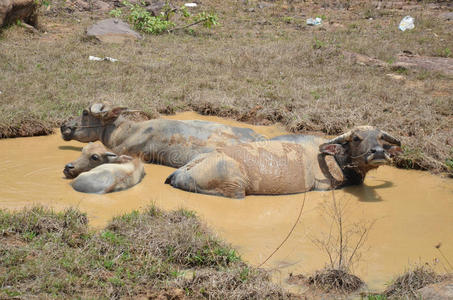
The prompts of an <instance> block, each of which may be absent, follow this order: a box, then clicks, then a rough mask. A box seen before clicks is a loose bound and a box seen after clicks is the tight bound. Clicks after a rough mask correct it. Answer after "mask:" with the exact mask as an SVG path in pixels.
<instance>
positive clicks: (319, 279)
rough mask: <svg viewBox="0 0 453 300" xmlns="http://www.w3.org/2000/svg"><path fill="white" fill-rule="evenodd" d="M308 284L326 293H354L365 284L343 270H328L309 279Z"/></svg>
mask: <svg viewBox="0 0 453 300" xmlns="http://www.w3.org/2000/svg"><path fill="white" fill-rule="evenodd" d="M307 283H308V284H309V285H312V286H313V287H315V288H317V289H322V290H324V291H326V292H341V293H352V292H355V291H357V290H358V289H360V288H361V287H362V286H363V284H364V282H363V281H362V280H361V279H360V278H359V277H357V276H355V275H352V274H350V273H347V272H345V271H341V270H333V269H326V270H322V271H319V272H316V273H315V274H314V275H311V276H310V277H308V278H307Z"/></svg>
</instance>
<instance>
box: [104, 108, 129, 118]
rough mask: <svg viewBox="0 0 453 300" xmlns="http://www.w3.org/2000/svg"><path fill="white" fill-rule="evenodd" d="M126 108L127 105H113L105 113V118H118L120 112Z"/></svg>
mask: <svg viewBox="0 0 453 300" xmlns="http://www.w3.org/2000/svg"><path fill="white" fill-rule="evenodd" d="M125 110H127V107H115V108H112V109H111V110H110V111H109V112H108V113H107V116H106V119H108V120H115V119H116V118H118V117H119V116H120V115H121V113H122V112H123V111H125Z"/></svg>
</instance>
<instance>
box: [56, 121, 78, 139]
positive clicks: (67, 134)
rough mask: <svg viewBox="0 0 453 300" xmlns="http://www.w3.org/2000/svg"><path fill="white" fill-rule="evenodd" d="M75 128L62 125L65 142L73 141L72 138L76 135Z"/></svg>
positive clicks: (61, 129)
mask: <svg viewBox="0 0 453 300" xmlns="http://www.w3.org/2000/svg"><path fill="white" fill-rule="evenodd" d="M74 129H75V128H74V127H71V126H67V125H65V124H63V125H61V127H60V131H61V135H62V137H63V139H64V140H65V141H70V140H71V139H72V136H73V134H74Z"/></svg>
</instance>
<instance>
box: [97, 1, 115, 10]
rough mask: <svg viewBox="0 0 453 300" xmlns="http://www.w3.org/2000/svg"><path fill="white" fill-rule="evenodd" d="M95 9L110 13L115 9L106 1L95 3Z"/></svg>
mask: <svg viewBox="0 0 453 300" xmlns="http://www.w3.org/2000/svg"><path fill="white" fill-rule="evenodd" d="M93 6H94V9H95V10H97V11H99V12H109V11H111V10H112V9H113V6H112V5H110V4H109V3H107V2H104V1H95V2H94V3H93Z"/></svg>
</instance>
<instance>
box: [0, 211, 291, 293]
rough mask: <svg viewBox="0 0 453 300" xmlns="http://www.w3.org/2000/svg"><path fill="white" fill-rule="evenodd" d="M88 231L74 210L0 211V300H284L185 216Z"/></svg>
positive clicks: (139, 219) (148, 217) (149, 216)
mask: <svg viewBox="0 0 453 300" xmlns="http://www.w3.org/2000/svg"><path fill="white" fill-rule="evenodd" d="M87 223H88V221H87V218H86V216H85V214H82V213H80V212H79V211H77V210H74V209H69V210H67V211H65V212H62V213H54V212H52V211H50V210H47V209H44V208H33V209H30V210H24V211H20V212H15V213H10V212H6V211H2V210H0V298H2V299H4V298H9V297H20V298H23V299H30V298H33V297H34V298H60V299H61V298H73V297H76V298H84V299H85V298H90V299H92V298H113V299H118V298H124V297H131V298H134V297H136V296H144V295H148V296H150V297H151V296H153V295H154V296H156V297H157V296H162V297H163V296H165V295H172V297H173V296H174V297H175V298H176V297H179V298H177V299H182V298H209V299H264V298H270V299H283V298H288V297H289V295H288V294H287V293H286V292H284V291H283V290H282V289H281V288H279V287H277V286H275V285H273V284H272V283H270V280H269V277H268V274H267V273H266V272H265V271H263V270H259V269H255V268H252V267H249V266H247V265H246V264H245V263H243V262H242V261H241V260H240V258H239V256H238V255H237V253H236V252H235V251H234V250H233V249H232V248H230V247H229V246H227V245H225V244H224V243H222V242H220V241H219V240H217V239H216V238H215V237H213V235H212V234H211V233H210V232H209V231H208V230H207V229H206V227H205V226H204V225H203V224H201V223H200V222H199V221H198V219H197V218H196V217H195V215H194V214H193V213H191V212H189V211H186V210H178V211H174V212H163V211H160V210H158V209H156V208H155V207H151V208H149V209H148V210H146V211H144V212H142V213H139V212H133V213H130V214H126V215H123V216H121V217H117V218H115V219H114V220H113V221H112V222H111V223H110V224H109V225H108V226H107V228H106V229H104V230H102V231H100V232H92V231H90V230H89V229H88V226H87ZM190 274H192V276H191V278H189V276H188V275H190Z"/></svg>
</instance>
